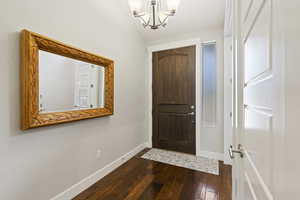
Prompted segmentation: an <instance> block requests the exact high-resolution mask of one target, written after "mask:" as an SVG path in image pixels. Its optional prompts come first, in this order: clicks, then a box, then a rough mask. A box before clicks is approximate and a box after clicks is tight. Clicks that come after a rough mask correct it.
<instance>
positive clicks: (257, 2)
mask: <svg viewBox="0 0 300 200" xmlns="http://www.w3.org/2000/svg"><path fill="white" fill-rule="evenodd" d="M265 2H266V0H251V1H250V3H249V2H248V0H246V1H244V0H243V1H241V4H242V5H241V7H242V11H241V16H244V17H241V21H242V24H241V25H242V35H243V37H244V38H245V37H246V35H247V33H249V31H250V29H251V28H252V26H253V23H254V22H255V20H256V18H257V16H258V15H259V11H260V9H261V8H262V7H263V5H264V3H265Z"/></svg>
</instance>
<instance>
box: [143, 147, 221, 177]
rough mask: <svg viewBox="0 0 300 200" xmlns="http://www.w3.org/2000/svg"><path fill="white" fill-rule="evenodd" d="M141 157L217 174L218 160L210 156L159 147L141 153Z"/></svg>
mask: <svg viewBox="0 0 300 200" xmlns="http://www.w3.org/2000/svg"><path fill="white" fill-rule="evenodd" d="M142 158H144V159H148V160H154V161H157V162H161V163H165V164H169V165H175V166H178V167H184V168H188V169H193V170H196V171H201V172H206V173H210V174H214V175H219V161H218V160H214V159H210V158H205V157H199V156H194V155H190V154H185V153H178V152H174V151H166V150H161V149H151V150H149V151H148V152H147V153H145V154H144V155H142Z"/></svg>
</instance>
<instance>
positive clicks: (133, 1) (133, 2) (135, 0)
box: [128, 0, 143, 12]
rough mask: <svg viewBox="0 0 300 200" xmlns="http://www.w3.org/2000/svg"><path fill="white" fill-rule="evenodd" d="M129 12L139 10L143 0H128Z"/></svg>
mask: <svg viewBox="0 0 300 200" xmlns="http://www.w3.org/2000/svg"><path fill="white" fill-rule="evenodd" d="M128 4H129V7H130V10H131V12H133V11H135V12H140V11H141V10H142V8H143V0H128Z"/></svg>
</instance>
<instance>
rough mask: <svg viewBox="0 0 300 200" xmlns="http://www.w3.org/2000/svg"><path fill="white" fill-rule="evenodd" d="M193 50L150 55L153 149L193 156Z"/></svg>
mask: <svg viewBox="0 0 300 200" xmlns="http://www.w3.org/2000/svg"><path fill="white" fill-rule="evenodd" d="M195 56H196V47H195V46H191V47H184V48H178V49H172V50H166V51H159V52H154V53H153V91H152V92H153V137H152V142H153V147H155V148H160V149H167V150H174V151H179V152H185V153H190V154H195V151H196V144H195V120H196V119H195V118H196V115H195V113H196V109H195V108H196V105H195V77H196V73H195V67H196V57H195Z"/></svg>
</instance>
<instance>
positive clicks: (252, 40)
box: [238, 0, 274, 200]
mask: <svg viewBox="0 0 300 200" xmlns="http://www.w3.org/2000/svg"><path fill="white" fill-rule="evenodd" d="M242 12H243V11H242ZM243 15H245V14H243V13H241V16H243ZM241 29H242V31H241V32H242V33H243V34H242V39H241V40H242V43H243V47H242V49H243V58H244V59H243V60H244V63H243V64H244V68H243V77H244V81H243V102H242V105H241V106H242V114H241V115H240V117H242V118H241V119H240V120H239V121H241V122H242V123H243V126H242V128H241V131H240V133H239V138H240V139H239V141H240V142H241V144H242V146H243V152H244V157H243V159H240V160H239V162H238V163H239V164H240V165H241V168H240V169H241V171H240V184H239V185H241V186H243V188H239V190H240V191H242V192H241V197H240V199H247V200H248V199H249V200H260V199H261V200H271V199H273V196H274V194H273V160H272V158H273V151H272V150H273V128H272V126H273V123H272V121H273V105H272V98H273V89H272V85H273V72H272V66H271V64H272V63H271V62H270V60H271V57H272V52H271V31H272V26H271V0H253V2H252V3H251V4H250V8H249V13H248V16H247V19H246V22H245V23H244V24H243V23H242V24H241ZM238 187H239V186H238Z"/></svg>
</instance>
